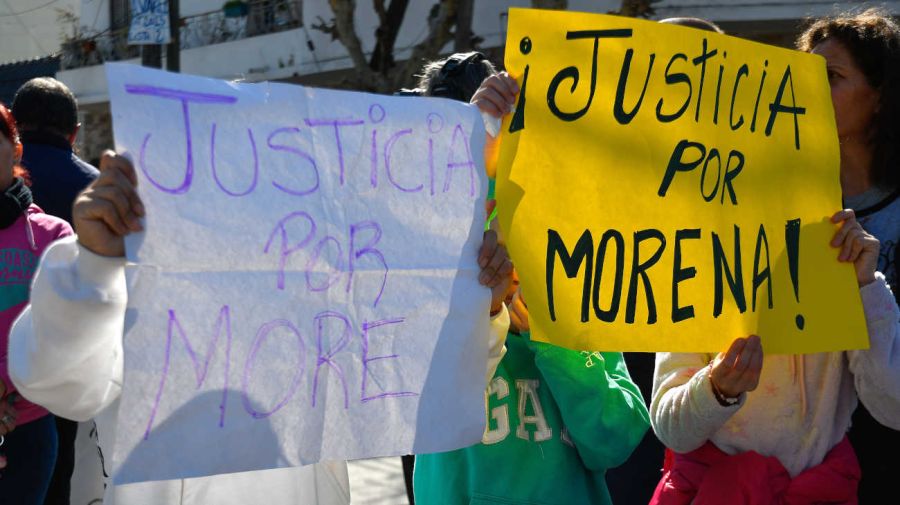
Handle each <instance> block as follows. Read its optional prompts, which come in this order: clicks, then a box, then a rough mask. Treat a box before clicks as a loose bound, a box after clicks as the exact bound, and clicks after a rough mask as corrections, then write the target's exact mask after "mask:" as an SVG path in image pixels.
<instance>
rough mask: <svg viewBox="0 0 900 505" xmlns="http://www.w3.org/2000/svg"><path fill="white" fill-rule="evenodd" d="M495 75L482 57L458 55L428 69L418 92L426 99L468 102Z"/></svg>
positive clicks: (491, 66) (427, 66)
mask: <svg viewBox="0 0 900 505" xmlns="http://www.w3.org/2000/svg"><path fill="white" fill-rule="evenodd" d="M496 73H497V69H496V68H494V65H493V64H492V63H491V62H490V61H489V60H488V59H487V57H486V56H485V55H484V54H483V53H480V52H478V51H473V52H470V53H456V54H453V55H451V56H449V57H447V58H445V59H443V60H437V61H433V62H431V63H429V64H427V65H425V67H424V68H423V69H422V76H421V78H420V79H419V87H418V88H417V89H418V91H419V93H420V94H421V95H424V96H438V97H443V98H451V99H453V100H459V101H463V102H468V101H469V100H471V99H472V95H474V94H475V92H476V91H477V90H478V87H479V86H481V82H482V81H484V80H485V79H487V78H488V77H490V76H492V75H494V74H496Z"/></svg>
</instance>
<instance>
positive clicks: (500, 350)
mask: <svg viewBox="0 0 900 505" xmlns="http://www.w3.org/2000/svg"><path fill="white" fill-rule="evenodd" d="M490 328H491V335H490V340H488V363H487V372H486V374H487V375H486V377H485V378H486V381H487V382H486V384H490V383H491V379H492V378H494V374H495V373H496V372H497V367H498V366H499V365H500V361H501V360H503V356H506V334H507V332H508V331H509V311H508V310H507V308H506V305H503V304H501V309H500V312H498V313H497V314H496V315H494V316H491V327H490Z"/></svg>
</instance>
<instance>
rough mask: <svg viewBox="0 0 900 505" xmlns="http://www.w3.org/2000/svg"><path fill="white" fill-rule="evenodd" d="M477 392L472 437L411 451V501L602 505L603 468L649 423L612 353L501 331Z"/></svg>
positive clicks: (423, 504) (620, 457)
mask: <svg viewBox="0 0 900 505" xmlns="http://www.w3.org/2000/svg"><path fill="white" fill-rule="evenodd" d="M506 347H507V352H506V356H504V358H503V360H502V361H501V362H500V365H499V366H498V368H497V372H496V374H495V375H494V378H493V380H491V382H490V384H488V388H487V391H486V392H485V397H486V403H487V426H486V429H485V433H484V437H483V438H482V443H480V444H478V445H473V446H471V447H467V448H465V449H460V450H457V451H451V452H444V453H437V454H422V455H417V456H416V467H415V477H414V491H415V501H416V505H492V504H528V505H580V504H585V505H587V504H609V503H611V500H610V497H609V492H608V491H607V488H606V479H605V474H606V469H608V468H612V467H615V466H618V465H620V464H622V463H623V462H625V460H626V459H628V456H629V455H631V451H633V450H634V448H635V447H637V445H638V443H640V441H641V438H642V437H643V436H644V433H645V432H646V431H647V428H648V427H649V425H650V420H649V415H648V413H647V407H646V406H645V404H644V400H643V398H642V397H641V393H640V390H639V389H638V387H637V386H636V385H635V384H634V383H633V382H632V381H631V378H630V377H629V375H628V370H627V368H626V367H625V361H624V359H623V357H622V354H621V353H617V352H616V353H610V352H602V353H601V352H587V351H581V352H579V351H572V350H569V349H564V348H561V347H557V346H553V345H549V344H544V343H540V342H532V341H531V340H530V339H529V338H528V334H527V333H526V334H524V335H522V336H520V335H517V334H514V333H510V334H509V335H508V336H507V340H506Z"/></svg>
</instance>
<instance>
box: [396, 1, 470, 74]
mask: <svg viewBox="0 0 900 505" xmlns="http://www.w3.org/2000/svg"><path fill="white" fill-rule="evenodd" d="M457 4H458V2H457V0H440V2H438V3H437V4H436V5H435V6H434V7H433V8H432V12H431V14H430V15H429V16H428V25H429V32H428V36H427V37H425V40H423V41H422V42H421V43H419V44H418V45H416V47H414V48H413V51H412V54H411V55H410V57H409V59H408V60H406V63H404V64H403V65H401V66H400V67H399V68H398V69H396V71H395V73H394V76H393V79H390V81H391V83H392V85H393V89H399V88H401V87H404V86H409V85H411V84H412V83H413V82H414V81H415V76H414V74H415V73H416V72H418V71H419V69H420V67H421V66H422V62H423V61H424V60H430V59H434V58H436V57H437V56H438V54H439V53H440V51H441V48H443V47H444V46H445V45H446V44H447V42H449V41H450V40H451V37H452V28H453V25H454V24H455V23H456V8H457Z"/></svg>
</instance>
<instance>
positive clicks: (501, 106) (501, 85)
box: [470, 72, 519, 117]
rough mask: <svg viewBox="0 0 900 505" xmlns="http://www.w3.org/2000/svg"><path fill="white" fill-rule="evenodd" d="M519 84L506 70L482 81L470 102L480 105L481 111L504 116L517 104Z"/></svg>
mask: <svg viewBox="0 0 900 505" xmlns="http://www.w3.org/2000/svg"><path fill="white" fill-rule="evenodd" d="M518 92H519V84H518V83H516V80H515V79H513V78H512V77H510V76H509V74H507V73H506V72H500V73H499V74H494V75H492V76H490V77H488V78H487V79H485V80H484V81H483V82H482V83H481V87H479V88H478V90H477V91H475V94H474V95H472V100H471V102H470V103H472V104H474V105H476V106H478V109H479V110H480V111H481V112H486V113H488V114H490V115H491V116H494V117H503V115H504V114H506V113H508V112H510V111H511V110H512V108H513V106H514V105H515V104H516V93H518Z"/></svg>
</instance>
